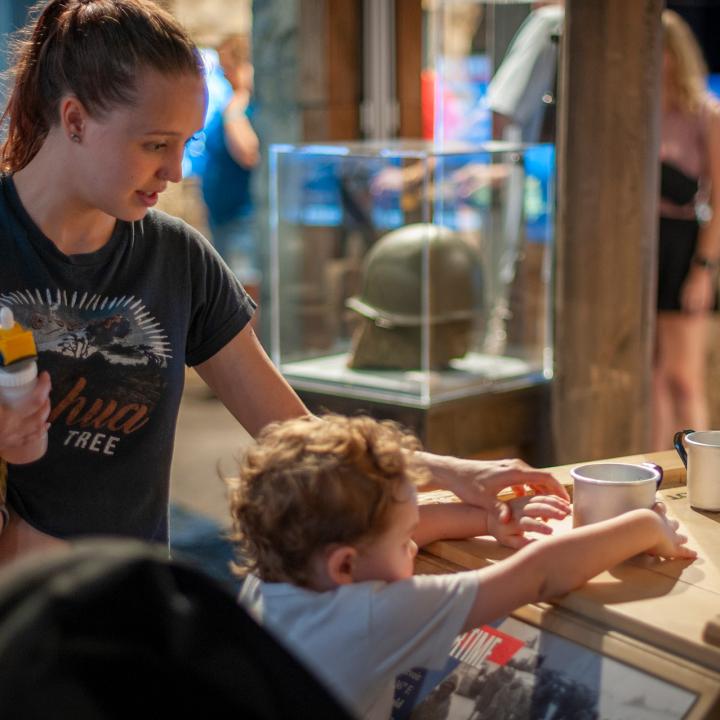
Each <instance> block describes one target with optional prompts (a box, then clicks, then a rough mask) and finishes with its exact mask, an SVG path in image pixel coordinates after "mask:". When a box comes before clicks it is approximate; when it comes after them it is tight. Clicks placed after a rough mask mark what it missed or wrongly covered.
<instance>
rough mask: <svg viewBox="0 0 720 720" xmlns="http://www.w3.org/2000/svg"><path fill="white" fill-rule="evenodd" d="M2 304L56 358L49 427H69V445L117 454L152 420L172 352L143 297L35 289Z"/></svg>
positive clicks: (43, 350) (9, 297)
mask: <svg viewBox="0 0 720 720" xmlns="http://www.w3.org/2000/svg"><path fill="white" fill-rule="evenodd" d="M2 305H7V306H9V307H11V308H12V310H13V313H14V315H15V318H16V320H17V321H18V322H20V324H21V325H23V326H25V327H27V328H29V329H31V330H32V331H33V334H34V336H35V343H36V345H37V348H38V353H39V354H40V355H41V356H46V357H47V355H50V356H52V359H51V364H52V367H53V373H52V375H53V395H54V397H55V400H54V402H53V408H52V413H51V415H50V422H51V423H53V426H54V427H55V428H56V429H57V428H58V425H60V426H61V427H62V433H63V435H64V437H63V438H62V440H61V444H62V445H63V446H65V447H66V448H73V449H76V450H80V451H85V452H90V453H101V454H103V455H114V454H115V452H116V450H117V448H118V446H119V444H120V443H121V442H122V440H123V438H124V437H126V436H128V435H131V434H133V433H135V432H137V431H138V430H140V429H141V428H142V427H144V426H145V425H146V424H147V423H148V421H149V419H150V416H151V415H152V412H153V408H154V407H155V405H156V403H157V401H158V399H159V397H160V395H161V394H162V390H163V387H164V385H165V380H164V376H165V373H164V372H163V370H164V369H165V368H166V367H167V364H168V361H169V360H171V359H172V348H171V347H170V342H169V340H168V336H167V333H166V332H165V330H164V329H163V327H162V325H161V324H160V323H159V322H158V321H157V320H156V318H155V317H154V316H153V314H152V313H151V312H150V311H149V310H148V309H147V308H146V306H145V304H144V303H143V301H142V299H141V298H137V297H135V296H133V295H129V296H115V297H110V296H102V295H98V294H91V293H88V292H84V293H80V292H77V291H72V292H66V291H61V290H50V289H42V290H41V289H35V290H32V291H31V290H28V291H20V292H11V293H5V294H0V306H2ZM48 360H50V358H48ZM79 361H80V362H79Z"/></svg>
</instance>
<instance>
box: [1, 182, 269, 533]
mask: <svg viewBox="0 0 720 720" xmlns="http://www.w3.org/2000/svg"><path fill="white" fill-rule="evenodd" d="M4 305H6V306H8V307H10V308H11V309H12V311H13V313H14V315H15V318H16V320H17V321H18V322H20V323H21V324H22V325H23V326H25V327H27V328H30V329H32V331H33V333H34V336H35V342H36V344H37V348H38V356H39V357H38V367H39V370H47V371H48V372H49V373H50V378H51V380H52V394H51V402H52V411H51V415H50V421H51V423H52V426H51V429H50V433H49V446H48V451H47V453H46V455H45V457H43V458H42V459H41V460H38V461H37V462H34V463H30V464H29V465H9V466H8V500H9V502H10V504H11V505H12V507H13V508H14V509H15V510H16V512H17V513H18V514H19V515H20V516H22V517H23V518H24V519H25V520H27V522H29V523H30V524H31V525H33V526H34V527H36V528H37V529H38V530H41V531H43V532H46V533H49V534H50V535H55V536H57V537H78V536H82V535H93V534H103V535H129V536H134V537H139V538H144V539H151V540H165V539H166V538H167V503H168V493H169V479H170V461H171V458H172V449H173V440H174V435H175V423H176V420H177V414H178V408H179V404H180V397H181V394H182V388H183V381H184V377H185V374H184V372H185V364H186V363H187V364H188V365H196V364H198V363H201V362H204V361H205V360H208V359H209V358H211V357H212V356H213V355H214V354H215V353H216V352H218V350H220V349H221V348H222V347H223V346H224V345H226V344H227V343H228V342H229V341H230V340H231V339H232V338H233V337H234V336H235V335H236V334H237V333H238V332H239V331H240V330H242V328H243V327H244V326H245V325H246V324H247V322H248V321H249V320H250V318H251V317H252V314H253V312H254V307H255V306H254V303H253V301H252V300H251V299H250V297H249V296H248V295H247V294H246V293H245V291H244V290H243V289H242V287H241V286H240V285H239V284H238V282H237V280H236V279H235V277H234V275H233V274H232V273H231V272H230V271H229V270H228V269H227V267H226V266H225V264H224V263H223V262H222V260H221V259H220V257H219V256H218V255H217V253H216V252H215V251H214V250H213V249H212V247H211V246H210V244H209V243H208V242H207V241H206V240H205V239H204V238H203V237H202V236H201V235H200V234H199V233H198V232H197V231H195V230H193V229H192V228H191V227H190V226H189V225H187V224H186V223H184V222H183V221H181V220H178V219H177V218H172V217H170V216H168V215H166V214H164V213H162V212H159V211H153V210H151V211H150V212H149V213H148V214H147V216H146V217H145V218H144V219H143V220H141V221H137V222H133V223H129V222H123V221H118V222H117V223H116V226H115V230H114V232H113V235H112V237H111V239H110V240H109V242H108V243H107V244H106V245H105V246H104V247H102V248H101V249H100V250H98V251H97V252H94V253H88V254H81V255H72V256H67V255H64V254H63V253H62V252H60V251H59V250H58V249H57V248H56V247H55V245H54V244H53V243H52V242H51V241H50V240H49V239H48V238H47V237H45V236H44V235H43V233H42V232H41V231H40V229H39V228H38V227H37V226H36V225H35V223H34V222H33V221H32V219H31V218H30V216H29V215H28V214H27V212H26V211H25V209H24V208H23V207H22V204H21V202H20V199H19V197H18V195H17V191H16V189H15V186H14V183H13V181H12V178H11V177H9V176H0V307H2V306H4Z"/></svg>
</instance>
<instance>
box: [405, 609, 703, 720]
mask: <svg viewBox="0 0 720 720" xmlns="http://www.w3.org/2000/svg"><path fill="white" fill-rule="evenodd" d="M696 699H697V695H696V694H695V693H694V692H691V691H689V690H687V689H685V688H682V687H679V686H677V685H673V684H671V683H669V682H667V681H665V680H662V679H661V678H658V677H655V676H653V675H650V674H648V673H646V672H643V671H641V670H638V669H637V668H635V667H632V666H630V665H626V664H624V663H622V662H620V661H618V660H614V659H612V658H609V657H605V656H603V655H601V654H600V653H597V652H594V651H593V650H590V649H588V648H586V647H583V646H582V645H578V644H576V643H574V642H571V641H570V640H566V639H565V638H563V637H561V636H560V635H557V634H555V633H551V632H548V631H546V630H541V629H540V628H538V627H535V626H534V625H530V624H528V623H524V622H522V621H520V620H517V619H516V618H506V619H505V620H502V621H501V622H499V623H497V625H496V626H494V627H491V626H488V625H485V626H483V627H482V628H477V629H475V630H472V631H471V632H468V633H465V634H464V635H461V636H459V637H458V638H457V639H456V640H455V643H454V645H453V647H452V650H451V652H450V655H449V657H448V660H447V663H446V665H445V667H444V668H443V670H442V671H427V670H424V669H417V670H413V671H411V672H410V673H407V674H404V675H401V676H399V677H398V679H397V683H396V686H395V703H394V708H393V714H392V718H393V720H404V719H405V718H409V719H410V720H679V719H680V718H683V717H685V715H686V714H687V713H688V712H689V710H690V709H691V708H692V706H693V704H694V703H695V701H696Z"/></svg>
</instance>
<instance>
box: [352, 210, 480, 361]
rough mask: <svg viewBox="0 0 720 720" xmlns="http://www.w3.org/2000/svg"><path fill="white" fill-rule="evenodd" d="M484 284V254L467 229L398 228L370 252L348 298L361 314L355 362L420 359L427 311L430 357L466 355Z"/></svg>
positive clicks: (427, 225) (425, 225) (421, 225)
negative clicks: (356, 288) (470, 239)
mask: <svg viewBox="0 0 720 720" xmlns="http://www.w3.org/2000/svg"><path fill="white" fill-rule="evenodd" d="M482 291H483V283H482V266H481V261H480V257H479V255H478V253H477V251H476V250H475V248H474V247H473V246H472V245H470V244H469V243H468V242H467V240H465V239H464V238H463V236H462V235H461V234H459V233H457V232H454V231H452V230H450V229H449V228H446V227H443V226H440V225H434V224H431V223H418V224H414V225H407V226H405V227H403V228H399V229H398V230H393V231H392V232H390V233H388V234H387V235H385V236H384V237H382V238H381V239H380V240H379V241H378V242H377V243H376V244H375V245H374V246H373V247H372V249H371V250H370V252H368V254H367V256H366V257H365V261H364V263H363V278H362V290H361V292H360V294H359V295H358V296H356V297H352V298H350V299H349V300H348V301H347V305H348V307H350V308H351V309H352V310H354V311H355V312H356V313H358V314H359V315H360V316H361V318H362V320H361V322H360V325H359V328H358V330H357V331H356V333H355V336H354V338H353V352H352V354H351V358H350V362H349V365H350V367H355V368H360V367H384V368H398V369H411V368H419V367H421V366H422V357H421V348H422V327H423V323H424V320H423V319H424V318H425V322H427V324H428V325H427V327H428V328H429V331H430V346H429V350H430V358H429V361H430V365H431V366H432V367H443V366H445V365H447V363H448V362H449V361H450V360H451V359H452V358H454V357H462V356H463V355H464V354H465V353H466V352H467V350H468V347H469V342H470V334H471V332H472V329H473V323H474V320H475V319H476V318H477V317H478V314H479V311H480V309H481V307H482V304H483V302H482Z"/></svg>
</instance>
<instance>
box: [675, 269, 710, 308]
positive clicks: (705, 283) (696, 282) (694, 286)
mask: <svg viewBox="0 0 720 720" xmlns="http://www.w3.org/2000/svg"><path fill="white" fill-rule="evenodd" d="M716 292H717V283H716V280H715V273H714V272H710V271H709V270H708V269H707V268H703V267H700V266H699V265H693V266H692V267H691V268H690V272H689V273H688V276H687V278H686V279H685V282H684V283H683V286H682V288H681V289H680V305H681V307H682V309H683V310H684V311H685V312H688V313H699V312H706V311H707V310H710V308H711V307H712V306H713V301H714V299H715V293H716Z"/></svg>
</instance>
